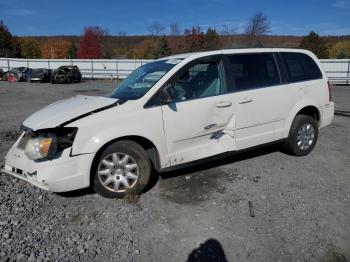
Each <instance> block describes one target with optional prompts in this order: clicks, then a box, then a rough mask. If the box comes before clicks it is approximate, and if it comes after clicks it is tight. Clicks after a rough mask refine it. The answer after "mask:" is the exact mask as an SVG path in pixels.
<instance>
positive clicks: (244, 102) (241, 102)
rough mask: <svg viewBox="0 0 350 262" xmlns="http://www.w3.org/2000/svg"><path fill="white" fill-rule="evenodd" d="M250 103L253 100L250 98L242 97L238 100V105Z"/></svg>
mask: <svg viewBox="0 0 350 262" xmlns="http://www.w3.org/2000/svg"><path fill="white" fill-rule="evenodd" d="M250 102H253V98H251V97H244V98H242V99H240V100H239V102H238V103H240V104H247V103H250Z"/></svg>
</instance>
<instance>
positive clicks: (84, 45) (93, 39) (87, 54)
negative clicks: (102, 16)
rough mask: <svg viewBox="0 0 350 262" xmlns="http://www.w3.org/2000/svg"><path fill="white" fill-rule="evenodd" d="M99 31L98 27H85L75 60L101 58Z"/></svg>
mask: <svg viewBox="0 0 350 262" xmlns="http://www.w3.org/2000/svg"><path fill="white" fill-rule="evenodd" d="M100 40H101V30H100V28H99V27H97V26H95V27H91V26H90V27H86V28H85V29H84V34H83V35H82V36H81V38H80V42H79V48H78V51H77V58H83V59H98V58H101V57H102V50H101V44H100Z"/></svg>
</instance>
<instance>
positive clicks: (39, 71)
mask: <svg viewBox="0 0 350 262" xmlns="http://www.w3.org/2000/svg"><path fill="white" fill-rule="evenodd" d="M33 81H39V82H42V83H44V82H50V81H51V70H49V69H46V68H36V69H33V71H32V74H31V77H30V82H33Z"/></svg>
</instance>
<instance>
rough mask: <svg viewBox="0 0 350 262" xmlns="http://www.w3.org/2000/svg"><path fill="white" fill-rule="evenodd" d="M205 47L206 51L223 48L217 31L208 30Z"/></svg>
mask: <svg viewBox="0 0 350 262" xmlns="http://www.w3.org/2000/svg"><path fill="white" fill-rule="evenodd" d="M204 45H205V49H206V50H217V49H220V48H221V41H220V37H219V34H218V33H217V32H216V30H215V29H211V28H208V30H207V32H206V34H205V36H204Z"/></svg>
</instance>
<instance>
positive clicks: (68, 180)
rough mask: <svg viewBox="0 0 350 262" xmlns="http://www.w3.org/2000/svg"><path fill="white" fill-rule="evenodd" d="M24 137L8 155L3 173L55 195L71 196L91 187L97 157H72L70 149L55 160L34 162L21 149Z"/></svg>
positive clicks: (91, 155) (88, 155) (84, 155)
mask: <svg viewBox="0 0 350 262" xmlns="http://www.w3.org/2000/svg"><path fill="white" fill-rule="evenodd" d="M22 137H23V134H22V135H21V136H20V138H19V139H18V140H17V142H16V143H15V144H14V145H13V146H12V148H11V149H10V151H9V152H8V153H7V155H6V159H5V165H4V168H3V169H1V172H2V173H6V174H9V175H12V176H14V177H16V178H18V179H21V180H24V181H26V182H28V183H30V184H32V185H34V186H37V187H39V188H41V189H44V190H48V191H52V192H67V191H72V190H76V189H81V188H85V187H88V186H89V185H90V168H91V164H92V161H93V158H94V154H82V155H78V156H70V148H67V149H65V150H64V151H62V152H61V153H59V154H58V155H57V156H55V157H54V158H53V159H51V160H46V161H41V162H40V161H33V160H29V159H28V158H27V156H26V155H25V154H24V151H23V150H22V149H19V148H18V147H17V145H18V143H19V141H20V140H21V139H22Z"/></svg>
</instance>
